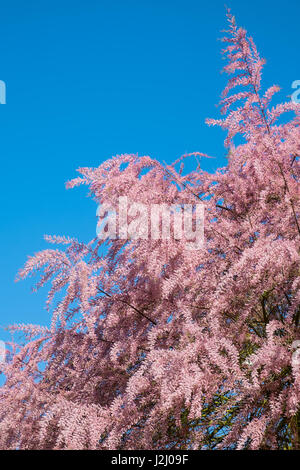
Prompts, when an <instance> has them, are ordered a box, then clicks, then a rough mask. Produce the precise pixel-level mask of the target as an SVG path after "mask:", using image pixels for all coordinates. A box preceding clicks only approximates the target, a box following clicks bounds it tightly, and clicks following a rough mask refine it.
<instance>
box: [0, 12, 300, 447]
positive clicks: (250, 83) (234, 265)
mask: <svg viewBox="0 0 300 470" xmlns="http://www.w3.org/2000/svg"><path fill="white" fill-rule="evenodd" d="M228 20H229V31H228V35H227V37H226V38H224V42H225V43H226V46H227V47H226V48H225V49H224V51H223V53H224V54H225V56H226V57H227V65H226V66H225V68H224V70H225V72H227V73H229V74H230V75H231V76H232V77H231V78H230V79H229V82H228V85H227V86H226V88H225V90H224V92H223V94H222V100H221V111H222V113H223V114H224V118H223V119H220V120H213V119H210V120H208V123H209V124H211V125H220V126H221V127H222V128H223V129H224V130H225V131H226V132H227V136H226V140H225V145H226V146H228V149H229V152H228V165H227V166H226V167H225V168H221V169H219V170H218V171H217V172H216V173H214V174H210V173H207V172H205V171H203V170H202V169H201V167H200V166H199V165H198V166H197V168H196V169H195V170H194V171H192V172H190V173H189V174H184V172H183V171H182V169H183V167H182V166H181V169H180V170H178V171H177V170H176V168H177V164H178V163H181V164H182V163H183V162H184V160H185V159H186V158H190V159H192V158H194V157H196V158H197V157H202V156H204V155H203V154H201V153H199V152H196V153H195V154H191V155H185V156H184V158H182V159H181V160H179V161H176V162H175V163H174V164H173V165H169V166H164V165H162V164H161V163H159V162H158V161H156V160H154V159H152V158H150V157H149V156H143V157H139V156H136V155H127V154H126V155H119V156H116V157H113V158H111V159H109V160H107V161H105V162H104V163H103V164H101V165H100V166H99V167H98V168H81V169H79V173H80V175H81V176H80V177H78V178H76V179H74V180H72V181H70V182H69V183H68V185H67V186H68V187H69V188H72V187H75V186H78V185H80V184H86V185H88V186H89V188H90V193H91V195H92V196H93V197H94V198H95V200H96V201H97V203H102V204H103V203H108V202H109V203H110V204H111V205H117V202H118V198H119V197H120V196H124V195H126V196H127V197H128V198H129V199H130V200H132V201H138V202H141V203H143V204H145V205H146V206H147V207H150V205H151V204H155V203H156V204H161V203H167V204H174V203H176V204H183V203H189V204H195V203H196V202H197V201H198V202H199V200H202V201H203V202H204V203H205V244H204V246H203V247H202V248H201V249H199V250H196V251H193V250H186V249H185V245H184V240H175V239H170V240H152V239H149V240H142V239H138V240H133V239H131V240H122V239H118V238H116V239H112V240H110V241H109V242H108V243H107V244H106V245H105V246H106V248H105V247H102V245H103V244H104V242H103V240H100V239H98V238H95V239H93V240H92V241H91V242H90V243H89V244H83V243H80V242H78V241H77V240H76V239H72V238H66V237H47V240H48V241H49V242H50V243H54V244H61V245H63V246H65V249H64V250H59V249H48V250H45V251H43V252H40V253H38V254H36V255H35V256H33V257H31V258H29V259H28V261H27V263H26V265H25V267H24V268H23V269H22V270H21V271H20V273H19V278H25V277H27V276H29V275H32V274H35V273H36V272H42V274H41V278H40V280H39V281H38V282H37V285H36V288H39V287H41V286H42V285H44V284H45V283H47V282H51V287H50V291H49V296H48V301H47V306H48V308H49V310H51V309H52V322H51V325H50V326H49V328H46V327H38V326H34V325H27V326H26V325H20V326H13V327H12V329H13V330H18V331H24V333H25V335H26V337H27V341H26V343H25V345H23V346H20V347H19V346H18V345H17V344H12V345H11V346H12V349H11V353H10V355H9V358H8V361H7V363H6V364H2V366H1V367H2V369H3V372H4V373H5V375H6V383H5V385H4V386H3V387H1V389H0V447H1V448H2V449H14V448H20V449H117V448H118V449H165V448H177V449H179V448H182V449H189V448H191V449H206V448H215V447H217V448H220V449H225V448H238V449H243V448H245V447H246V448H250V449H280V448H282V449H285V448H299V445H300V442H299V420H300V417H299V409H300V408H299V407H300V365H299V364H298V363H297V362H296V363H295V361H293V357H294V356H293V343H294V342H295V341H297V340H299V339H300V335H299V317H300V276H299V274H300V192H299V177H300V164H299V152H300V128H299V123H300V113H299V107H297V105H295V104H293V103H292V102H287V103H283V104H280V105H277V106H275V107H273V108H270V107H269V106H270V101H271V98H272V96H273V95H274V93H276V92H278V90H279V88H278V87H277V86H272V87H271V88H269V89H268V90H267V91H266V92H265V93H262V92H261V72H262V68H263V64H264V60H262V59H261V57H260V55H259V54H258V52H257V49H256V47H255V44H254V42H253V40H252V39H251V38H250V37H248V36H247V33H246V31H245V30H244V29H242V28H238V27H237V26H236V23H235V19H234V17H233V16H232V15H231V14H230V13H229V12H228ZM230 92H232V93H233V94H231V95H230ZM287 111H293V112H294V117H293V118H292V119H290V120H289V121H285V120H284V119H283V118H281V116H282V114H283V113H285V112H287ZM235 136H239V142H240V141H241V140H242V139H241V138H240V137H241V136H242V137H243V138H244V140H243V143H239V145H237V144H236V143H235V141H234V138H235ZM91 230H93V227H91ZM55 296H57V303H56V304H53V302H54V298H55ZM41 364H44V368H41V367H40V365H41Z"/></svg>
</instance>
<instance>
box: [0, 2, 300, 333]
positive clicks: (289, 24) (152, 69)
mask: <svg viewBox="0 0 300 470" xmlns="http://www.w3.org/2000/svg"><path fill="white" fill-rule="evenodd" d="M224 3H226V4H228V6H229V7H231V8H232V11H233V13H234V14H235V15H236V18H237V21H238V22H239V24H241V25H243V26H245V27H246V29H247V30H248V31H249V32H250V33H251V35H253V37H254V39H255V41H256V43H257V45H258V48H259V50H260V51H261V53H262V55H263V56H264V57H266V59H267V66H266V67H265V73H264V80H263V83H264V85H265V86H269V85H271V84H273V83H277V84H279V85H281V87H282V93H281V98H282V99H284V98H285V97H286V96H287V95H289V94H291V92H292V90H291V83H292V82H293V81H294V80H296V79H300V61H299V50H298V49H299V21H300V15H299V14H300V2H299V0H290V1H289V0H287V1H285V2H280V4H279V2H277V1H274V0H273V1H269V0H268V1H265V0H259V1H258V0H251V1H250V0H243V1H241V0H239V1H237V0H222V1H219V0H212V1H207V2H204V1H192V0H184V1H179V0H178V1H177V0H172V1H171V0H170V1H168V0H152V1H150V0H139V1H137V0H136V1H133V0H122V1H121V0H108V1H106V0H84V1H83V0H82V1H77V0H72V1H68V0H60V1H58V0H51V1H48V0H43V1H41V0H34V1H32V0H28V1H26V2H25V1H24V0H18V1H16V0H9V1H5V2H4V1H3V0H1V1H0V18H1V20H0V21H1V27H0V79H1V80H4V81H5V83H6V85H7V104H5V105H0V133H1V140H0V143H1V172H2V181H1V201H2V205H1V207H2V214H1V230H0V238H1V241H0V246H1V270H0V288H1V303H0V324H2V325H7V324H9V323H15V322H22V323H41V324H46V323H48V320H49V318H48V314H47V312H46V311H45V309H44V300H45V298H46V293H47V290H46V289H43V290H42V291H41V292H40V293H39V294H32V293H31V292H30V286H31V281H30V280H29V281H25V282H19V283H14V278H15V275H16V273H17V271H18V269H19V268H20V267H21V266H22V265H23V264H24V262H25V260H26V257H27V255H28V254H33V253H34V252H37V251H39V250H41V249H43V248H45V247H46V243H45V242H44V241H43V235H44V234H57V235H62V234H65V235H70V236H75V237H77V238H79V239H82V240H84V241H88V240H90V239H91V238H93V237H94V236H95V230H96V216H95V214H96V204H95V202H94V201H92V200H91V199H88V198H86V194H87V190H86V188H78V189H73V190H68V191H67V190H66V189H65V187H64V184H65V181H66V180H68V179H71V178H73V177H74V176H76V173H75V170H76V168H78V167H79V166H98V165H99V164H100V163H101V162H102V161H103V160H105V159H106V158H109V157H111V156H112V155H115V154H117V153H125V152H127V153H139V154H149V155H151V156H152V157H155V158H157V159H159V160H161V161H163V160H166V161H168V162H171V161H172V160H174V159H175V158H177V157H178V156H180V155H181V154H183V153H184V152H192V151H197V150H198V151H202V152H206V153H208V154H210V155H214V156H215V157H216V160H209V161H208V162H207V163H206V165H210V166H207V167H206V168H207V169H210V170H213V169H214V168H216V167H217V166H223V165H224V162H225V160H224V155H225V150H224V147H223V137H224V136H223V133H222V131H220V130H219V129H216V128H208V127H207V126H206V125H205V124H204V119H205V117H216V116H218V110H217V109H216V108H215V104H216V103H217V102H218V100H219V95H220V93H221V91H222V89H223V87H224V84H225V76H223V75H221V74H220V69H221V67H222V66H223V61H222V60H221V57H220V49H221V47H222V44H221V43H220V42H219V41H217V38H220V37H221V36H222V33H221V32H220V31H221V30H222V29H223V28H224V27H225V26H226V25H225V16H224ZM6 338H7V334H6V333H5V332H3V333H2V332H1V331H0V339H6Z"/></svg>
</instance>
